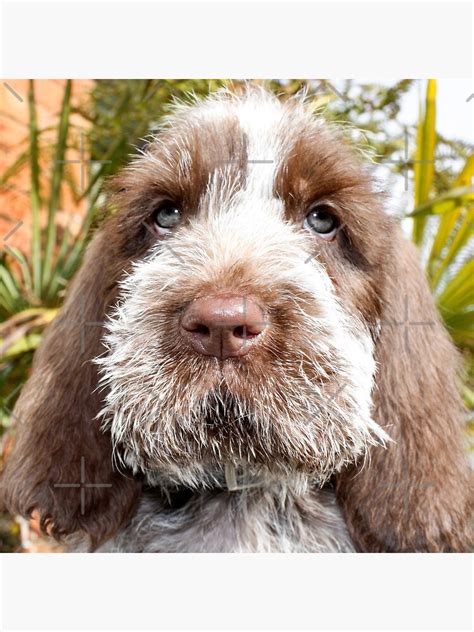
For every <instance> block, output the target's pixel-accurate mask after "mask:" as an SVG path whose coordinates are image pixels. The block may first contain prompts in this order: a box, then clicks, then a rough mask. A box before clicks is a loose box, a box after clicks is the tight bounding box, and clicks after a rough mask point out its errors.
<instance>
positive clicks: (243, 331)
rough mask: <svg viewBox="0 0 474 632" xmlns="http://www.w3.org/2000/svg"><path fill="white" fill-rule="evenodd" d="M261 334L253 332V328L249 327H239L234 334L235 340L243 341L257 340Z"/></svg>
mask: <svg viewBox="0 0 474 632" xmlns="http://www.w3.org/2000/svg"><path fill="white" fill-rule="evenodd" d="M260 333H261V332H260V331H252V328H251V327H250V326H249V325H239V326H238V327H235V328H234V330H233V332H232V334H233V335H234V337H235V338H242V339H243V340H249V339H250V338H256V337H257V336H258V335H259V334H260Z"/></svg>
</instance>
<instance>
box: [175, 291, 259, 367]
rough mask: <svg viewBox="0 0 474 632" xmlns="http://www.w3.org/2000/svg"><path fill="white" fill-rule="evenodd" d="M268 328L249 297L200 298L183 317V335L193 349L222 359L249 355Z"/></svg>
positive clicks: (189, 306) (255, 304) (256, 306)
mask: <svg viewBox="0 0 474 632" xmlns="http://www.w3.org/2000/svg"><path fill="white" fill-rule="evenodd" d="M265 328H266V322H265V317H264V313H263V310H262V309H261V308H260V307H259V305H257V303H256V302H255V301H254V300H252V299H251V298H249V297H246V296H212V297H205V298H198V299H196V300H195V301H193V302H192V303H190V304H189V305H188V307H187V308H186V310H185V311H184V313H183V316H182V318H181V335H183V336H184V337H185V338H187V339H188V341H189V342H190V344H191V346H192V347H193V349H195V351H197V352H198V353H202V354H203V355H208V356H215V357H216V358H220V359H222V360H224V359H225V358H231V357H236V356H242V355H245V354H246V353H248V351H250V349H251V348H252V347H253V346H254V345H255V343H256V342H257V341H258V340H259V339H260V337H261V334H262V333H263V331H264V330H265Z"/></svg>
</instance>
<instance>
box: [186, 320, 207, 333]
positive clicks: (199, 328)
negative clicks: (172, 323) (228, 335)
mask: <svg viewBox="0 0 474 632" xmlns="http://www.w3.org/2000/svg"><path fill="white" fill-rule="evenodd" d="M185 329H186V330H187V331H189V332H190V333H192V334H199V335H200V336H209V335H210V333H211V332H210V330H209V327H206V325H201V324H199V323H198V324H196V325H191V326H188V327H185Z"/></svg>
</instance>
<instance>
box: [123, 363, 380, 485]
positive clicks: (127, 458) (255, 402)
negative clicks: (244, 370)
mask: <svg viewBox="0 0 474 632" xmlns="http://www.w3.org/2000/svg"><path fill="white" fill-rule="evenodd" d="M207 380H208V381H207V385H208V388H207V389H206V390H205V391H203V390H202V391H201V394H200V396H199V398H196V399H194V400H193V402H192V403H191V402H190V401H188V402H187V406H184V405H183V404H184V402H183V397H181V398H179V396H178V394H175V395H173V396H170V397H169V398H168V399H167V401H166V402H163V404H164V405H163V406H162V407H161V409H160V414H156V413H155V418H154V419H153V420H152V421H151V422H150V420H143V419H142V420H141V423H135V424H133V427H132V424H128V425H127V426H126V432H125V433H123V432H122V433H121V434H120V435H119V434H118V433H117V432H115V433H114V428H115V429H118V428H121V429H123V428H124V423H123V419H121V418H120V417H119V416H118V417H117V418H115V419H114V420H113V421H112V422H111V428H112V435H113V436H114V438H115V439H116V442H115V445H116V454H117V455H119V456H120V458H121V460H122V462H123V463H124V464H126V465H127V466H128V467H130V468H131V469H132V470H133V471H134V472H137V473H138V472H140V473H142V474H144V475H145V478H146V481H147V483H148V484H150V485H152V486H157V485H158V486H160V487H162V488H165V489H176V488H180V487H186V488H190V489H193V490H205V489H224V490H230V491H234V490H240V489H254V488H263V489H268V488H275V486H281V485H284V486H285V488H290V489H293V490H294V491H295V492H296V493H302V492H303V491H304V490H305V489H307V488H308V487H309V486H310V485H322V484H324V482H326V481H327V480H328V478H330V477H331V476H332V475H333V474H334V473H335V472H337V471H338V470H340V469H341V468H342V467H343V466H344V465H346V464H348V463H352V462H354V461H355V460H356V459H357V458H359V457H361V456H362V457H363V455H364V452H365V449H366V447H367V445H368V444H369V443H375V442H377V441H378V439H380V437H379V438H377V437H376V436H375V437H374V436H372V434H371V432H370V423H369V421H368V420H360V424H359V427H357V423H356V422H355V417H356V414H355V411H353V410H351V409H350V403H348V402H339V403H338V402H337V401H336V400H335V399H334V400H333V401H331V402H330V406H328V405H327V401H328V398H325V399H324V400H323V399H321V398H320V399H315V400H314V401H311V400H310V399H307V398H306V397H305V393H304V390H303V389H301V391H302V392H301V395H300V397H299V398H298V397H297V396H296V391H295V393H294V394H293V397H292V407H291V411H288V409H286V410H285V408H284V407H283V402H284V400H283V399H282V400H281V401H280V402H279V403H278V402H276V400H275V397H274V395H275V391H272V398H271V399H269V400H268V401H265V400H264V393H263V391H260V390H258V389H257V391H256V393H255V395H254V396H250V395H249V389H248V384H247V395H246V397H244V396H243V394H242V376H241V374H240V371H239V369H238V368H236V364H235V363H234V364H233V363H226V362H223V363H222V362H220V363H214V368H213V369H212V370H210V371H208V372H207ZM193 390H196V389H193ZM330 392H331V391H330ZM328 397H329V394H328ZM278 404H279V405H278ZM289 413H290V414H289ZM374 427H375V425H374Z"/></svg>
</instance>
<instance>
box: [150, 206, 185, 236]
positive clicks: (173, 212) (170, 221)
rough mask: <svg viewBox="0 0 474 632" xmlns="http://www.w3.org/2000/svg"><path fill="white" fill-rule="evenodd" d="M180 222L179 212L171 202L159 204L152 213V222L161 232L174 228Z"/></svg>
mask: <svg viewBox="0 0 474 632" xmlns="http://www.w3.org/2000/svg"><path fill="white" fill-rule="evenodd" d="M180 220H181V211H180V209H179V208H178V207H177V205H176V204H175V203H174V202H172V201H171V200H165V201H164V202H161V203H160V205H159V206H158V208H157V209H156V210H155V212H154V213H153V221H154V222H155V224H156V225H157V226H158V227H159V228H161V229H163V230H170V229H171V228H174V227H175V226H176V225H177V224H179V222H180Z"/></svg>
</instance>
